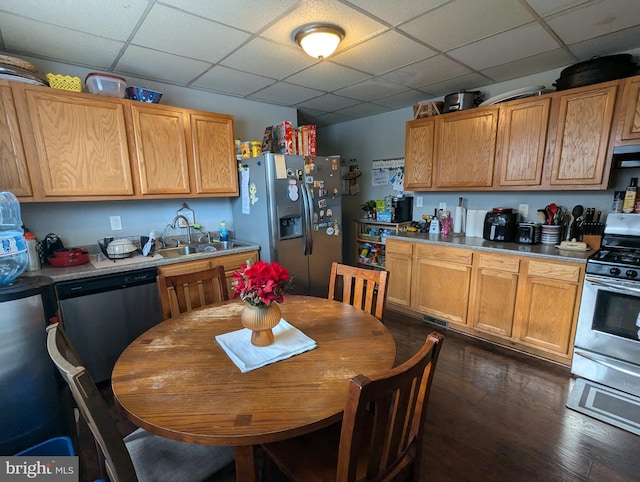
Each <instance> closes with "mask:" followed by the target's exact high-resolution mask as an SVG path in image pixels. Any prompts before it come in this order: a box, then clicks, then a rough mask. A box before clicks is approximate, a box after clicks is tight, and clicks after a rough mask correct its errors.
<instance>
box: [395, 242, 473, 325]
mask: <svg viewBox="0 0 640 482" xmlns="http://www.w3.org/2000/svg"><path fill="white" fill-rule="evenodd" d="M471 261H472V252H471V251H470V250H468V249H462V248H448V247H444V246H439V245H429V244H420V243H417V244H416V245H415V246H414V259H413V266H412V269H413V273H412V279H411V307H412V308H413V309H414V310H416V311H418V312H420V313H424V314H425V315H429V316H432V317H434V318H437V319H440V320H445V321H448V322H450V323H455V324H459V325H466V324H467V308H468V305H469V286H470V282H471ZM392 283H393V282H392Z"/></svg>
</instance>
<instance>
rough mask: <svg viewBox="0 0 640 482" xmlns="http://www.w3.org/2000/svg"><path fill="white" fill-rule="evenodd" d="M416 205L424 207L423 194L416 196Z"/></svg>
mask: <svg viewBox="0 0 640 482" xmlns="http://www.w3.org/2000/svg"><path fill="white" fill-rule="evenodd" d="M416 207H417V208H421V207H422V196H418V197H416Z"/></svg>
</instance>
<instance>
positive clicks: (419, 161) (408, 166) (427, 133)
mask: <svg viewBox="0 0 640 482" xmlns="http://www.w3.org/2000/svg"><path fill="white" fill-rule="evenodd" d="M435 130H436V118H435V117H427V118H425V119H418V120H415V121H409V122H407V127H406V136H405V154H404V186H405V188H406V189H413V190H422V189H424V188H430V187H431V175H432V171H433V150H434V143H435Z"/></svg>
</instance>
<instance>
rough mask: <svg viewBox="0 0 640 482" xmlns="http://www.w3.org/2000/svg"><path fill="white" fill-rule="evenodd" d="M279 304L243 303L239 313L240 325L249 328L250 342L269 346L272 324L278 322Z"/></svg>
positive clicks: (272, 337)
mask: <svg viewBox="0 0 640 482" xmlns="http://www.w3.org/2000/svg"><path fill="white" fill-rule="evenodd" d="M280 317H281V313H280V306H278V304H277V303H271V304H270V305H266V306H253V305H251V304H248V303H247V304H245V306H244V308H243V309H242V312H241V313H240V322H241V323H242V326H244V327H245V328H248V329H249V330H251V344H253V345H255V346H269V345H271V344H272V343H273V341H274V336H273V331H272V330H271V329H272V328H273V327H274V326H276V325H277V324H278V323H280Z"/></svg>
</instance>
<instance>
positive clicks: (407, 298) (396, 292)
mask: <svg viewBox="0 0 640 482" xmlns="http://www.w3.org/2000/svg"><path fill="white" fill-rule="evenodd" d="M412 253H413V244H412V243H404V242H402V241H395V240H392V239H390V240H388V241H387V255H386V258H385V268H386V270H387V271H388V272H389V282H388V283H387V303H395V304H396V305H400V306H405V307H407V308H409V307H410V306H411V268H412Z"/></svg>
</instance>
